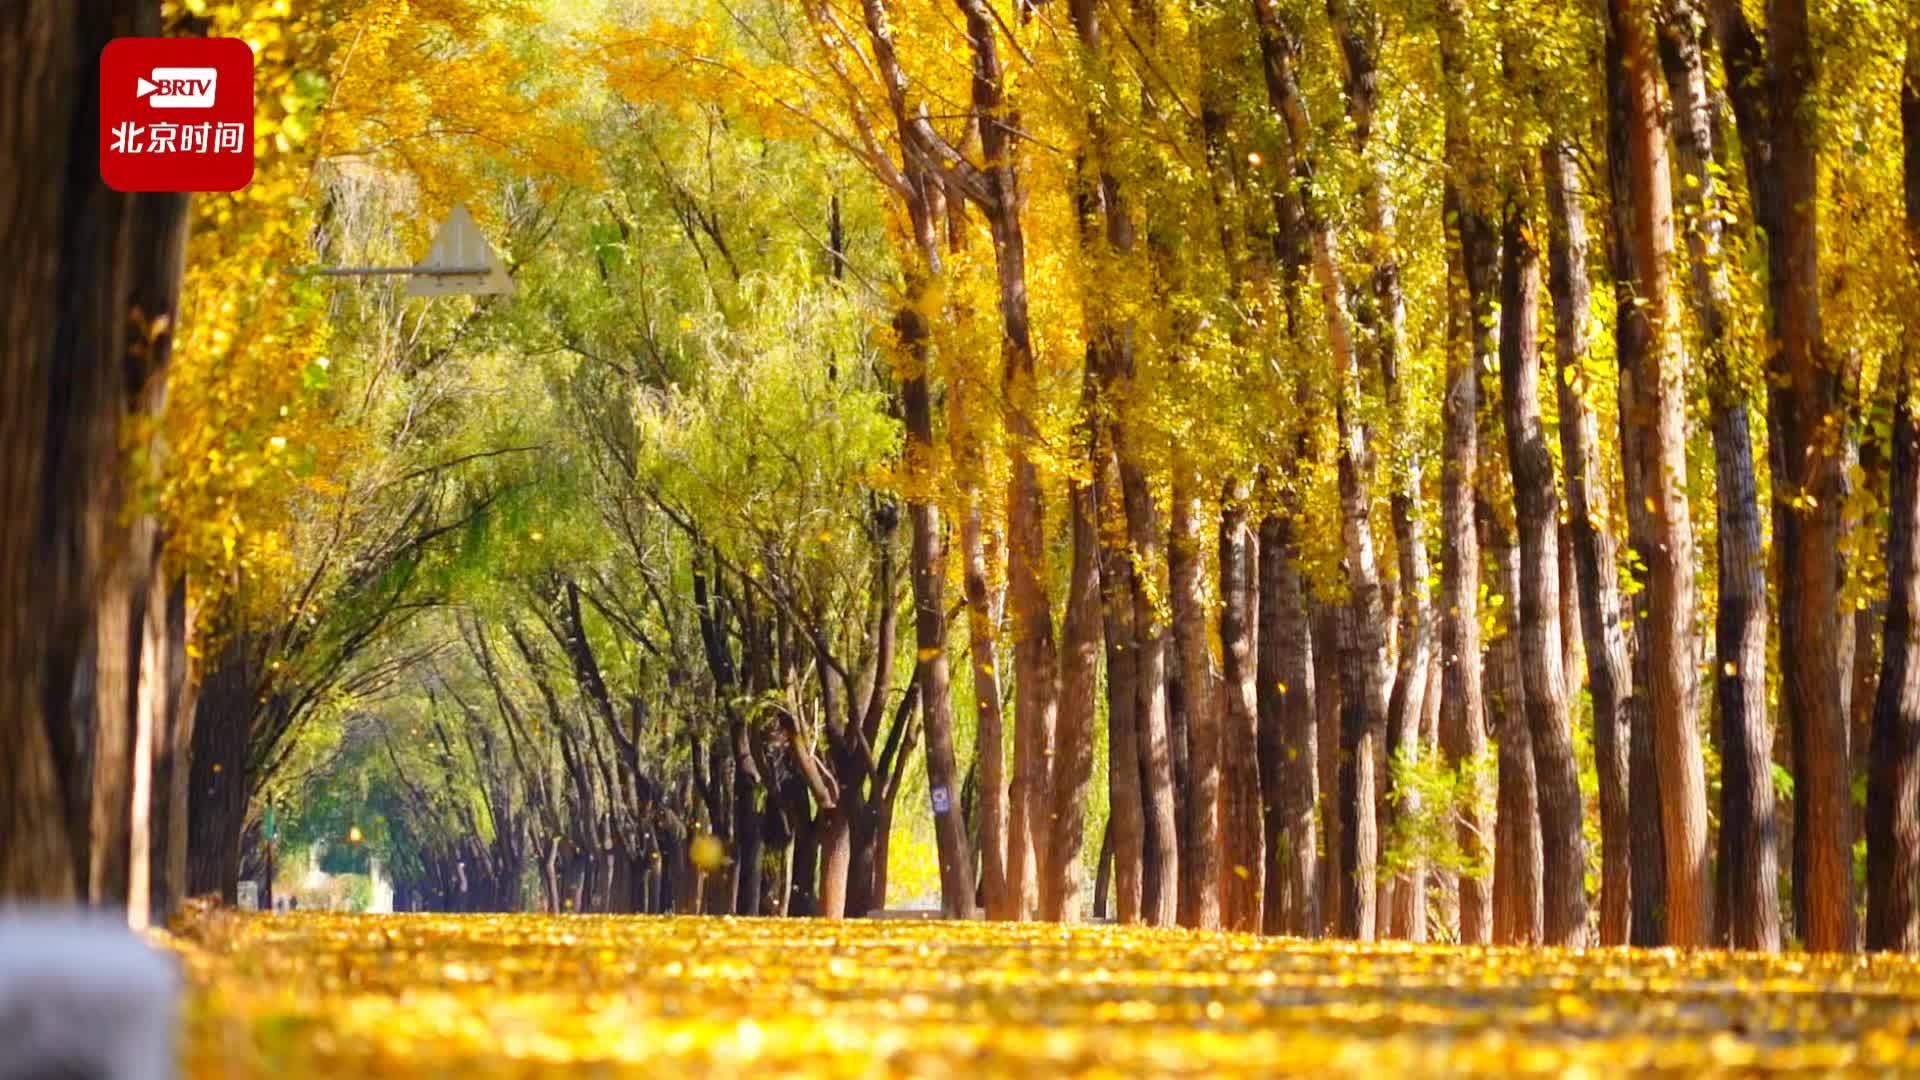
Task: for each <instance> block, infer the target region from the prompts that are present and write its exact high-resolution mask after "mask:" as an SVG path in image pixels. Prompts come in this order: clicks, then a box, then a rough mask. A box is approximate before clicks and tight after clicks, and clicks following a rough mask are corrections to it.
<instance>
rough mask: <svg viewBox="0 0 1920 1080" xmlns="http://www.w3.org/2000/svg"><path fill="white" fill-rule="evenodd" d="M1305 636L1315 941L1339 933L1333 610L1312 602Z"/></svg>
mask: <svg viewBox="0 0 1920 1080" xmlns="http://www.w3.org/2000/svg"><path fill="white" fill-rule="evenodd" d="M1308 610H1309V611H1310V612H1311V616H1310V622H1309V633H1310V634H1311V636H1312V640H1313V647H1312V649H1311V651H1310V652H1309V654H1308V655H1309V656H1310V657H1311V658H1312V661H1313V714H1314V715H1313V731H1314V747H1315V749H1316V750H1318V752H1319V754H1318V756H1317V757H1316V758H1315V759H1314V775H1315V779H1316V781H1317V786H1318V790H1319V810H1320V851H1321V856H1322V857H1321V859H1320V880H1319V883H1318V886H1317V892H1318V895H1319V904H1320V925H1319V930H1318V934H1319V936H1321V937H1334V936H1336V935H1338V934H1339V933H1340V849H1341V844H1342V841H1341V838H1340V834H1341V830H1342V829H1343V827H1344V819H1345V810H1344V808H1343V807H1342V806H1341V804H1340V753H1341V749H1340V715H1341V709H1340V699H1341V696H1342V687H1341V685H1340V641H1339V638H1340V634H1339V615H1338V611H1337V609H1336V608H1335V607H1334V605H1332V604H1329V603H1327V602H1325V601H1324V600H1321V599H1320V598H1319V597H1318V596H1314V597H1313V598H1312V601H1311V603H1310V605H1309V608H1308Z"/></svg>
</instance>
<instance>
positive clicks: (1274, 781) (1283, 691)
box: [1257, 512, 1320, 937]
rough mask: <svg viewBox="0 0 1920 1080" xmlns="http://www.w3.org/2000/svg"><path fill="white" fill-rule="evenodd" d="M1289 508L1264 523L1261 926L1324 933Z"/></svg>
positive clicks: (1306, 668) (1309, 716)
mask: <svg viewBox="0 0 1920 1080" xmlns="http://www.w3.org/2000/svg"><path fill="white" fill-rule="evenodd" d="M1294 520H1295V518H1294V517H1293V515H1292V514H1291V513H1290V512H1283V513H1275V514H1272V515H1269V516H1268V517H1267V519H1266V520H1265V521H1263V522H1261V524H1260V658H1259V668H1260V670H1259V680H1258V692H1257V700H1258V706H1259V710H1260V794H1261V800H1262V803H1263V805H1264V808H1265V812H1266V827H1267V828H1266V832H1267V837H1266V841H1267V873H1266V879H1267V892H1266V896H1265V904H1264V910H1263V912H1262V917H1261V928H1262V929H1263V930H1264V931H1265V932H1266V933H1269V934H1290V935H1292V936H1295V937H1313V936H1316V935H1317V934H1318V933H1319V932H1320V904H1319V895H1320V894H1319V851H1318V837H1317V836H1316V835H1315V832H1314V820H1313V816H1314V806H1315V804H1316V803H1317V802H1318V801H1319V797H1320V784H1319V775H1318V772H1317V769H1316V763H1317V761H1318V759H1319V752H1318V742H1319V740H1318V739H1317V738H1316V736H1315V731H1314V721H1315V717H1314V689H1315V687H1314V680H1313V657H1312V655H1311V651H1310V650H1311V648H1312V642H1311V638H1312V635H1311V633H1310V632H1309V630H1308V626H1307V608H1306V598H1305V595H1304V591H1303V589H1302V587H1301V582H1300V565H1299V564H1300V553H1299V550H1298V548H1297V546H1296V543H1295V541H1294V537H1293V529H1294Z"/></svg>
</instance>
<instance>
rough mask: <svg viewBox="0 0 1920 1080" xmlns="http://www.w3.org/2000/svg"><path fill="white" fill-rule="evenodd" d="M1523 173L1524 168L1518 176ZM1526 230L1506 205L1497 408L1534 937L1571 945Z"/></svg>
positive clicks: (1553, 571)
mask: <svg viewBox="0 0 1920 1080" xmlns="http://www.w3.org/2000/svg"><path fill="white" fill-rule="evenodd" d="M1530 172H1531V170H1530V169H1529V170H1523V172H1522V175H1523V176H1525V175H1526V174H1527V173H1530ZM1532 236H1533V226H1532V223H1531V222H1530V220H1529V218H1528V215H1527V214H1526V212H1525V211H1524V210H1523V209H1522V207H1521V206H1520V205H1518V204H1514V205H1511V206H1509V207H1508V211H1507V219H1506V224H1505V226H1504V235H1503V236H1502V238H1501V275H1500V276H1501V303H1500V313H1501V327H1500V385H1501V405H1502V411H1503V413H1504V415H1505V418H1506V431H1507V465H1508V471H1509V473H1510V474H1511V476H1512V477H1513V505H1514V516H1515V518H1516V520H1517V523H1518V526H1519V533H1520V551H1519V560H1520V564H1519V570H1520V581H1519V585H1520V592H1519V595H1518V597H1517V599H1518V600H1519V617H1520V618H1519V626H1518V630H1519V640H1518V646H1519V659H1520V679H1521V684H1522V687H1523V696H1524V701H1525V723H1526V727H1527V733H1528V735H1529V737H1530V740H1531V742H1532V750H1533V765H1534V776H1535V779H1536V783H1537V785H1538V787H1537V790H1538V793H1539V817H1540V822H1539V828H1540V845H1541V851H1542V853H1543V856H1544V858H1543V862H1542V864H1541V873H1542V878H1541V892H1542V903H1543V905H1544V912H1545V915H1544V922H1543V924H1542V927H1541V932H1542V935H1543V936H1542V937H1541V938H1540V940H1541V941H1542V942H1543V943H1545V944H1548V945H1567V946H1575V947H1578V946H1580V945H1583V944H1585V943H1586V935H1587V891H1586V877H1587V858H1586V840H1585V837H1584V835H1583V833H1582V829H1581V817H1582V810H1583V804H1582V801H1581V798H1580V772H1579V767H1578V766H1577V765H1576V764H1575V763H1574V760H1573V725H1572V721H1571V719H1570V718H1569V716H1568V714H1567V691H1566V686H1565V684H1564V683H1563V682H1562V681H1561V679H1562V673H1563V666H1564V664H1565V657H1563V656H1562V655H1561V650H1560V634H1561V632H1562V630H1561V626H1560V555H1559V550H1558V541H1559V527H1558V524H1557V520H1558V518H1559V516H1560V505H1559V499H1558V498H1557V497H1556V495H1555V493H1554V483H1553V455H1552V453H1551V452H1550V451H1549V450H1548V449H1547V436H1546V431H1545V427H1544V425H1543V424H1542V423H1541V420H1540V334H1539V317H1540V256H1539V252H1538V251H1537V250H1536V249H1535V248H1534V246H1533V240H1532Z"/></svg>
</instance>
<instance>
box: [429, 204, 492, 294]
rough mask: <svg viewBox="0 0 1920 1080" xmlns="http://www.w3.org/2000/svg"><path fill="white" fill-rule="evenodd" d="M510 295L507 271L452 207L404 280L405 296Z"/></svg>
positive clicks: (469, 220) (463, 211)
mask: <svg viewBox="0 0 1920 1080" xmlns="http://www.w3.org/2000/svg"><path fill="white" fill-rule="evenodd" d="M512 292H513V279H512V278H510V277H508V276H507V268H506V267H505V266H503V265H501V263H500V258H499V256H497V255H495V254H494V253H493V248H492V246H491V245H489V244H488V243H487V238H486V237H484V236H482V235H480V227H479V226H478V225H476V224H474V221H473V215H472V214H469V213H467V208H466V207H464V206H456V207H454V209H453V213H451V214H449V215H447V220H446V221H445V222H443V223H442V224H441V226H440V229H439V231H438V232H436V233H434V235H433V247H432V249H431V250H429V251H428V252H427V257H426V259H425V260H424V261H423V262H421V263H420V265H418V266H416V267H414V268H413V276H412V277H411V278H409V279H408V280H407V295H408V296H506V295H510V294H511V293H512Z"/></svg>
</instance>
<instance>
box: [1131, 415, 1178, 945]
mask: <svg viewBox="0 0 1920 1080" xmlns="http://www.w3.org/2000/svg"><path fill="white" fill-rule="evenodd" d="M1129 438H1130V433H1127V432H1125V431H1124V430H1118V429H1117V430H1116V432H1115V441H1116V444H1117V450H1118V453H1119V460H1120V485H1121V488H1122V489H1123V494H1124V498H1125V502H1126V513H1127V531H1128V534H1129V536H1130V538H1131V540H1132V542H1133V552H1134V559H1135V562H1134V575H1133V624H1134V635H1135V638H1134V640H1135V642H1136V651H1135V654H1134V689H1135V691H1136V697H1135V699H1134V722H1135V723H1136V724H1137V725H1139V750H1140V769H1141V782H1142V784H1143V786H1144V795H1143V800H1142V801H1143V804H1144V807H1145V810H1146V830H1145V832H1146V845H1147V846H1146V852H1145V854H1144V856H1143V857H1142V860H1141V861H1142V864H1143V866H1144V867H1145V876H1144V877H1143V879H1142V883H1141V890H1140V892H1141V901H1140V904H1141V911H1142V912H1143V915H1144V917H1145V919H1146V922H1147V923H1148V924H1149V925H1151V926H1171V925H1173V924H1174V921H1175V916H1176V914H1177V913H1178V905H1179V899H1180V857H1181V854H1182V853H1181V851H1180V849H1179V835H1180V832H1179V830H1180V817H1179V813H1178V812H1177V810H1176V808H1175V804H1174V783H1173V738H1172V731H1171V728H1172V723H1171V719H1172V717H1171V709H1170V708H1169V703H1168V701H1167V636H1166V633H1165V630H1164V628H1163V627H1161V626H1159V625H1158V616H1157V612H1158V607H1157V605H1156V603H1155V600H1154V598H1155V597H1156V596H1161V595H1165V594H1164V592H1163V591H1162V590H1161V588H1160V586H1159V583H1158V582H1156V581H1153V580H1150V579H1148V575H1152V576H1155V577H1157V576H1158V574H1159V569H1160V567H1161V566H1163V565H1164V564H1165V559H1164V558H1163V557H1162V553H1161V550H1160V528H1159V521H1158V517H1159V515H1157V514H1156V513H1155V512H1154V508H1153V496H1152V493H1151V492H1150V491H1149V490H1148V489H1147V480H1146V476H1145V475H1144V474H1143V473H1142V472H1141V470H1140V467H1139V465H1138V464H1137V463H1135V462H1134V461H1133V460H1132V458H1131V454H1130V447H1129V445H1128V439H1129Z"/></svg>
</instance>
